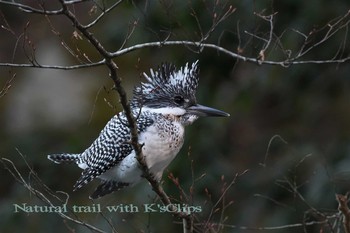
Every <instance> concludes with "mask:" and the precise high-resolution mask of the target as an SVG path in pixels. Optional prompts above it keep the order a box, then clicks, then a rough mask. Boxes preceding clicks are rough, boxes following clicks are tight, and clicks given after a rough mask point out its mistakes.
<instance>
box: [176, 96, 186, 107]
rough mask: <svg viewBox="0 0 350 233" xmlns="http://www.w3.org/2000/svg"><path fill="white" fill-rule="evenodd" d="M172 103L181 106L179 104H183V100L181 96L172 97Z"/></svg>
mask: <svg viewBox="0 0 350 233" xmlns="http://www.w3.org/2000/svg"><path fill="white" fill-rule="evenodd" d="M174 102H175V103H176V104H179V105H181V104H183V103H184V102H185V99H184V98H183V97H182V96H179V95H177V96H175V97H174Z"/></svg>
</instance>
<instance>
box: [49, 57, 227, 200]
mask: <svg viewBox="0 0 350 233" xmlns="http://www.w3.org/2000/svg"><path fill="white" fill-rule="evenodd" d="M198 63H199V62H198V60H197V61H195V62H193V63H191V64H190V63H188V62H187V63H186V64H185V65H184V66H182V67H180V68H177V67H176V66H175V65H174V64H173V63H161V65H159V66H158V67H157V69H155V70H153V69H150V73H149V74H146V73H143V75H142V76H143V77H144V78H145V79H146V82H141V83H140V85H139V86H136V87H135V88H134V90H133V98H132V99H131V101H130V108H131V110H132V114H133V115H134V118H135V119H136V126H137V133H138V142H139V144H140V145H142V154H143V156H144V158H145V161H146V164H147V168H148V170H149V172H150V173H151V174H152V175H153V176H154V178H155V179H156V180H157V181H160V180H161V178H162V175H163V172H164V170H165V169H166V168H167V167H168V165H169V164H170V163H171V161H172V160H173V159H174V158H175V157H176V155H177V154H178V153H179V151H180V149H181V147H182V145H183V143H184V133H185V127H186V126H188V125H190V124H192V123H193V122H194V121H196V120H197V119H198V118H199V117H207V116H213V117H228V116H230V114H228V113H226V112H224V111H221V110H218V109H215V108H211V107H207V106H204V105H200V104H198V103H197V100H196V96H195V94H196V91H197V87H198V81H199V67H198ZM130 140H131V135H130V128H129V127H128V121H127V118H126V115H125V112H124V111H122V112H119V113H118V114H116V115H114V116H113V117H112V118H111V119H110V120H109V121H108V123H107V124H106V126H105V127H104V128H103V130H102V131H101V132H100V134H99V136H98V137H97V138H96V140H95V141H93V143H92V144H91V146H90V147H88V148H87V149H86V150H85V151H84V152H82V153H77V154H75V153H61V154H51V155H48V159H49V160H51V161H53V162H55V163H57V164H61V163H76V164H77V165H78V166H79V167H80V168H81V169H83V172H82V174H81V177H80V178H79V179H78V180H77V181H76V183H75V185H74V187H73V191H76V190H78V189H80V188H82V187H83V186H85V185H86V184H88V183H89V182H91V181H92V180H94V179H95V178H98V179H100V181H101V183H100V184H99V185H98V186H97V188H96V190H95V191H94V192H93V193H92V194H91V195H90V199H96V198H100V197H103V196H105V195H107V194H111V193H113V192H115V191H118V190H120V189H122V188H125V187H129V186H133V185H134V184H136V183H138V182H139V181H141V180H142V175H143V171H142V170H141V168H140V166H139V163H138V160H137V158H136V153H135V151H134V149H133V147H132V145H131V144H130Z"/></svg>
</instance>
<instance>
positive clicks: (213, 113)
mask: <svg viewBox="0 0 350 233" xmlns="http://www.w3.org/2000/svg"><path fill="white" fill-rule="evenodd" d="M187 110H188V112H191V113H193V114H194V115H196V116H203V117H206V116H209V117H228V116H230V114H228V113H226V112H223V111H221V110H218V109H215V108H210V107H207V106H203V105H200V104H196V105H193V106H191V107H189V108H187Z"/></svg>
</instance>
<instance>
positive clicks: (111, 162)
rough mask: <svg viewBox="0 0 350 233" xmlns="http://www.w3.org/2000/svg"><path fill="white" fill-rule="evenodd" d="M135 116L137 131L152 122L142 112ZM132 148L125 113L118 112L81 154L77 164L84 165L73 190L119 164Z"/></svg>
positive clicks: (142, 129) (141, 130) (140, 130)
mask: <svg viewBox="0 0 350 233" xmlns="http://www.w3.org/2000/svg"><path fill="white" fill-rule="evenodd" d="M135 117H136V118H137V122H136V123H137V130H138V133H140V132H143V131H144V130H145V129H146V128H147V127H148V126H150V125H152V124H153V122H154V121H153V120H152V119H151V118H150V117H149V116H148V115H147V114H144V113H143V114H139V115H136V116H135ZM132 150H133V148H132V146H131V145H130V129H129V126H128V122H127V119H126V117H125V115H124V114H123V113H120V114H119V115H116V116H114V117H113V118H112V119H111V120H110V121H109V122H108V123H107V125H106V126H105V128H104V129H103V130H102V131H101V133H100V135H99V137H98V138H97V139H96V140H95V141H94V142H93V143H92V145H91V146H90V147H89V148H88V149H86V150H85V151H84V153H83V154H82V156H81V159H80V161H79V162H78V164H79V165H80V166H81V167H85V170H84V171H83V173H82V176H81V177H80V178H79V180H78V181H77V182H76V184H75V185H74V190H76V189H79V188H81V187H82V186H84V185H85V184H87V183H89V182H90V181H92V180H93V179H94V178H95V177H98V176H100V175H101V174H103V173H105V172H106V171H107V170H109V169H110V168H112V167H114V166H116V165H117V164H119V163H120V162H121V161H122V160H123V159H124V158H125V157H126V156H128V155H129V154H130V153H131V152H132Z"/></svg>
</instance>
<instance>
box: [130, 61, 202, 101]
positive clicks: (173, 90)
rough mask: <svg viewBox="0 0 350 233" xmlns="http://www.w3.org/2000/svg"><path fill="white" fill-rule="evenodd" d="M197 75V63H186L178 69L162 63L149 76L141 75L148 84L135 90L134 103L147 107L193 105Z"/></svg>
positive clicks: (143, 84)
mask: <svg viewBox="0 0 350 233" xmlns="http://www.w3.org/2000/svg"><path fill="white" fill-rule="evenodd" d="M198 74H199V69H198V61H196V62H194V63H192V64H188V63H186V65H185V66H183V67H181V68H180V69H177V68H176V66H175V65H173V64H171V63H163V64H162V65H161V66H159V67H158V69H157V70H156V71H154V70H153V69H151V70H150V75H147V74H146V73H143V76H144V77H145V78H146V79H147V81H148V82H147V83H141V86H139V87H136V88H135V90H134V101H136V102H137V103H138V104H141V105H142V106H147V107H162V106H163V105H164V106H167V107H172V106H178V105H182V104H184V103H185V102H186V104H195V103H196V97H195V94H196V90H197V86H198V79H199V75H198ZM183 101H185V102H183ZM181 102H183V103H181Z"/></svg>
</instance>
